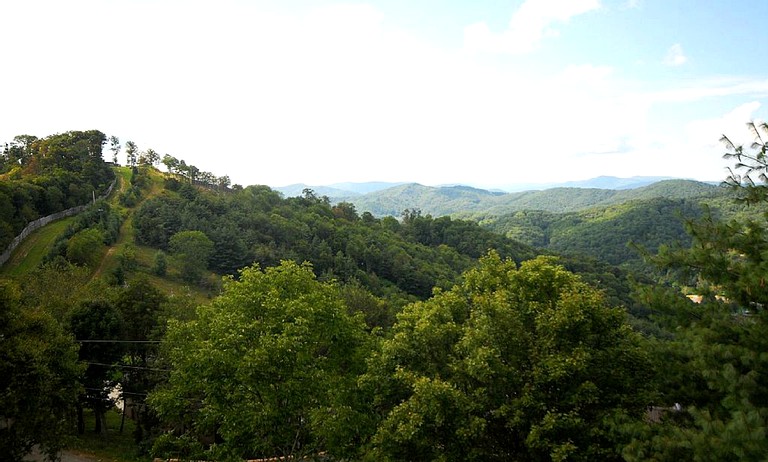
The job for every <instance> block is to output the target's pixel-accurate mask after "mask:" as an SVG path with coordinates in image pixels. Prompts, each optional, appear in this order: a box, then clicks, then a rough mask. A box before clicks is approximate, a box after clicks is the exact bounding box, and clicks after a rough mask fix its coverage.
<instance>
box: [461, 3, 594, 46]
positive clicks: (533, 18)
mask: <svg viewBox="0 0 768 462" xmlns="http://www.w3.org/2000/svg"><path fill="white" fill-rule="evenodd" d="M598 8H600V2H599V0H526V1H525V2H524V3H523V4H522V5H521V6H520V8H519V9H518V10H517V11H516V12H515V13H514V14H513V15H512V19H511V20H510V21H509V26H508V27H507V29H506V30H504V31H503V32H501V33H494V32H493V31H491V29H490V28H489V27H488V24H486V23H485V22H479V23H475V24H472V25H470V26H467V27H466V28H465V29H464V47H465V48H466V49H467V50H470V51H475V52H484V53H510V54H522V53H529V52H531V51H534V50H535V49H536V48H538V46H539V44H540V43H541V41H542V40H544V39H545V38H548V37H556V36H558V35H559V30H558V29H557V28H556V25H558V24H562V23H566V22H568V21H569V20H570V19H571V18H573V17H575V16H578V15H581V14H584V13H587V12H589V11H592V10H596V9H598Z"/></svg>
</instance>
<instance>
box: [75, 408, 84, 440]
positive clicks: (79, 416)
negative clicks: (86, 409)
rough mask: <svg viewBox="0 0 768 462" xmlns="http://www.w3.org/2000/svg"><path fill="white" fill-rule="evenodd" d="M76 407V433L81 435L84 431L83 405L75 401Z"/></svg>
mask: <svg viewBox="0 0 768 462" xmlns="http://www.w3.org/2000/svg"><path fill="white" fill-rule="evenodd" d="M75 407H76V409H77V434H78V435H82V434H83V433H85V419H84V418H83V405H82V403H79V402H78V403H77V405H76V406H75Z"/></svg>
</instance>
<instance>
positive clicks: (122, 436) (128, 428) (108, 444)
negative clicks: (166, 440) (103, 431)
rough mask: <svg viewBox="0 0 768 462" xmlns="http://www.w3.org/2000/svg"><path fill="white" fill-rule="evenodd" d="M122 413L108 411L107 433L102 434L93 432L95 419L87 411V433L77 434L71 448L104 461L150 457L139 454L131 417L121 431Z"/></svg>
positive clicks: (123, 461)
mask: <svg viewBox="0 0 768 462" xmlns="http://www.w3.org/2000/svg"><path fill="white" fill-rule="evenodd" d="M121 417H122V415H121V414H120V413H119V412H117V411H116V410H112V411H109V412H108V413H107V435H106V436H101V435H97V434H96V433H94V432H93V426H94V419H93V413H92V412H88V411H86V412H85V433H84V434H82V435H77V438H75V440H74V442H73V443H72V445H71V446H70V448H69V449H72V450H75V451H77V452H82V453H84V454H88V455H92V456H95V457H97V458H98V459H99V460H101V461H103V462H145V461H150V460H152V459H151V458H150V457H139V456H138V455H137V452H138V451H137V448H136V443H135V442H134V439H133V430H134V428H135V426H134V424H133V421H132V420H131V419H125V428H124V429H123V431H122V433H121V432H120V420H121Z"/></svg>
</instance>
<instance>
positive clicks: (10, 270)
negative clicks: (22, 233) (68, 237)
mask: <svg viewBox="0 0 768 462" xmlns="http://www.w3.org/2000/svg"><path fill="white" fill-rule="evenodd" d="M74 219H75V217H68V218H63V219H61V220H58V221H55V222H53V223H50V224H48V225H47V226H44V227H42V228H41V229H38V230H37V231H35V232H33V233H32V234H30V235H29V236H28V237H27V238H26V239H24V241H23V242H22V243H21V245H19V246H18V247H17V248H16V251H15V252H13V254H12V255H11V258H10V259H9V260H8V261H7V262H6V263H5V264H4V265H3V266H2V267H1V268H0V276H5V277H18V276H23V275H25V274H27V273H29V272H30V271H32V270H34V269H35V268H37V266H38V265H39V264H40V263H42V261H43V257H45V255H46V254H47V253H48V251H49V250H50V249H51V247H52V246H53V243H54V242H56V238H57V237H59V235H60V234H61V233H62V232H64V230H65V229H67V226H69V225H70V223H72V221H73V220H74Z"/></svg>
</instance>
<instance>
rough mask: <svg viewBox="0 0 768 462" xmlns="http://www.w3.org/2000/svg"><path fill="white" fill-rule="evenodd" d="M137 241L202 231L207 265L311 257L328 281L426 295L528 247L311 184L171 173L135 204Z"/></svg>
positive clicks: (161, 244)
mask: <svg viewBox="0 0 768 462" xmlns="http://www.w3.org/2000/svg"><path fill="white" fill-rule="evenodd" d="M134 228H135V232H136V241H137V243H139V244H142V245H148V246H152V247H155V248H157V249H159V250H163V251H165V252H168V251H169V250H171V245H170V244H171V241H172V239H173V236H174V235H176V234H177V233H179V232H183V231H200V232H202V233H204V234H205V236H206V237H207V238H208V239H210V240H211V241H212V244H213V251H212V252H211V253H210V258H209V259H208V262H207V263H208V268H210V269H212V270H213V271H216V272H217V273H220V274H236V273H237V270H239V269H240V268H242V267H244V266H247V265H250V264H252V263H253V262H256V263H258V264H260V265H261V266H262V267H270V266H275V265H277V264H279V263H280V261H282V260H293V261H297V262H302V261H310V262H312V264H313V266H314V269H315V271H316V272H317V274H318V275H321V276H322V277H323V278H325V279H331V278H337V279H340V280H342V281H352V280H357V281H359V282H361V283H363V284H364V285H365V286H366V287H369V288H371V289H372V290H373V291H374V292H375V293H376V294H377V295H394V294H395V293H399V294H400V295H399V296H398V297H400V298H408V297H411V296H416V297H419V298H425V297H428V296H429V295H430V294H431V293H432V289H433V288H434V287H443V288H446V287H449V286H450V284H452V283H453V282H455V281H456V280H457V278H458V276H459V275H460V274H461V272H462V271H464V270H466V269H467V268H468V267H470V266H471V265H472V263H473V261H474V260H475V259H477V258H478V257H479V256H480V255H482V254H484V253H485V252H486V251H487V250H488V249H490V248H494V249H497V250H498V252H499V253H500V254H501V255H503V256H505V257H512V258H514V259H515V260H516V261H522V260H524V259H528V258H530V257H532V256H533V255H534V253H535V252H534V251H533V250H532V249H531V248H529V247H527V246H523V245H520V244H518V243H516V242H514V241H511V240H509V239H506V238H504V237H503V236H499V235H498V234H496V233H492V232H490V231H488V230H483V229H482V228H480V227H479V226H478V225H477V224H476V223H473V222H469V221H462V220H452V219H450V218H448V217H445V218H439V219H433V218H431V217H421V216H420V215H419V214H418V213H417V212H412V211H409V212H408V213H407V214H406V215H405V216H404V219H403V220H402V221H399V220H397V219H395V218H392V217H386V218H381V219H378V218H374V217H373V216H372V215H371V214H370V213H363V214H362V215H360V214H358V212H357V211H356V210H355V207H354V206H353V205H352V204H349V203H339V204H336V205H331V203H330V201H329V200H328V199H327V198H322V197H317V196H316V195H315V194H314V193H313V192H312V191H310V190H307V191H306V192H305V194H304V195H303V196H302V197H293V198H283V197H282V196H281V195H280V194H279V193H277V192H275V191H273V190H271V189H269V188H268V187H266V186H249V187H247V188H244V189H242V190H237V191H233V192H231V193H229V194H212V193H210V192H205V191H203V190H200V189H197V188H195V187H194V186H193V185H190V184H189V183H185V182H182V181H178V180H176V179H175V178H169V179H167V180H166V190H165V191H164V193H163V194H161V195H160V196H158V197H156V198H151V199H149V200H147V201H146V202H145V203H143V204H142V205H141V207H139V209H138V210H137V211H136V213H135V216H134Z"/></svg>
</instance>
